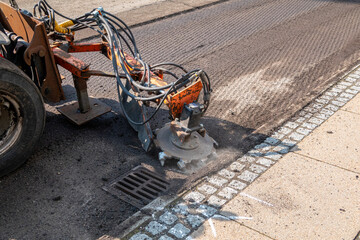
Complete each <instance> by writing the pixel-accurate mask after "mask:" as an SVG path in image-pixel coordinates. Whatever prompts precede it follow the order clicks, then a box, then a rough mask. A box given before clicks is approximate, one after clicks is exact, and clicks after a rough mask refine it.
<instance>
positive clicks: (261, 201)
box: [240, 192, 274, 207]
mask: <svg viewBox="0 0 360 240" xmlns="http://www.w3.org/2000/svg"><path fill="white" fill-rule="evenodd" d="M240 195H241V196H244V197H248V198H250V199H252V200H255V201H258V202H260V203H262V204H265V205H268V206H269V207H273V206H274V205H272V204H271V203H268V202H265V201H263V200H261V199H258V198H256V197H253V196H251V195H249V194H247V193H244V192H242V193H240Z"/></svg>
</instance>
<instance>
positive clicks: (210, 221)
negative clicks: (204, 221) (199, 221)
mask: <svg viewBox="0 0 360 240" xmlns="http://www.w3.org/2000/svg"><path fill="white" fill-rule="evenodd" d="M209 224H210V227H211V231H212V233H213V235H214V237H216V230H215V226H214V223H213V221H212V219H211V218H209Z"/></svg>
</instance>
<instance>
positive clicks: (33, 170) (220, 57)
mask: <svg viewBox="0 0 360 240" xmlns="http://www.w3.org/2000/svg"><path fill="white" fill-rule="evenodd" d="M144 14H145V13H144ZM133 31H134V34H135V37H136V39H137V42H138V47H139V49H140V50H141V52H142V55H143V57H144V58H145V60H147V61H148V62H149V63H157V62H163V61H174V62H178V63H181V64H184V65H186V66H187V67H189V68H198V67H200V68H202V69H204V70H206V71H207V72H208V74H209V75H210V77H211V79H212V83H213V89H214V92H213V97H212V103H211V106H210V108H209V110H208V112H207V115H206V118H205V119H204V123H205V127H206V128H207V130H208V132H209V133H210V135H211V136H212V137H213V138H214V139H216V140H217V141H218V142H219V145H220V146H219V148H218V150H217V151H218V155H219V159H218V160H217V161H216V162H213V163H212V164H210V165H209V166H207V167H206V168H204V169H202V170H201V171H199V172H198V173H197V174H196V176H194V175H190V176H188V175H185V174H181V173H178V172H176V171H174V170H172V168H171V167H170V166H168V167H166V168H162V167H161V166H160V164H159V163H158V161H157V159H156V153H155V152H152V153H145V152H144V151H143V150H142V149H141V145H140V143H139V141H138V140H137V137H136V133H135V132H134V131H133V130H132V129H131V128H130V126H129V125H128V124H127V122H126V121H125V120H124V119H123V118H122V117H121V116H120V115H119V114H118V112H119V107H118V105H117V100H116V99H117V96H116V91H115V82H114V81H113V80H112V79H104V78H96V77H94V78H93V79H91V80H90V82H89V92H90V94H91V95H92V96H94V97H97V98H100V99H101V100H102V101H104V102H105V103H107V104H108V105H110V106H112V107H113V112H112V113H109V114H106V115H104V116H102V117H100V118H98V119H96V120H93V121H91V122H90V123H88V124H86V125H84V126H81V127H77V126H74V125H72V124H71V123H69V122H68V121H67V120H66V119H65V118H64V117H63V116H61V115H59V113H58V112H57V111H56V109H55V107H56V106H59V105H61V104H63V103H61V104H56V105H54V104H49V105H47V107H46V109H47V122H46V128H45V132H44V136H43V138H42V140H41V142H40V144H39V147H38V148H37V150H36V152H35V154H34V155H33V156H32V157H31V159H30V160H29V161H28V163H27V164H26V165H24V166H23V167H22V168H21V169H19V170H18V171H16V172H15V173H13V174H11V175H10V176H7V177H4V178H2V179H0V212H1V214H0V239H9V238H14V239H95V238H96V237H100V236H102V235H104V234H109V233H113V229H115V227H116V226H117V225H118V224H119V223H121V222H122V221H124V220H125V219H127V218H128V217H129V216H131V215H132V214H134V213H135V212H136V211H137V209H136V208H135V207H132V206H131V205H130V204H128V203H125V202H123V201H121V200H119V199H116V198H114V197H113V196H111V195H109V194H107V193H105V192H104V191H103V190H102V189H101V186H103V185H104V184H105V183H106V182H108V181H109V180H111V179H114V178H116V177H117V176H120V175H122V174H123V173H125V172H127V171H129V170H130V169H132V168H133V167H135V166H137V165H139V164H140V163H143V164H145V166H147V167H149V168H153V169H155V170H156V171H157V172H158V173H160V174H164V175H165V176H166V177H167V178H168V179H169V180H171V183H172V188H171V191H170V192H169V193H168V194H174V193H175V192H177V191H181V190H183V189H186V188H188V187H190V186H191V184H193V182H194V181H196V179H198V178H199V177H201V176H204V175H206V173H207V172H208V171H213V170H216V169H219V168H221V167H222V166H224V165H226V164H228V163H229V162H230V161H232V160H234V159H235V158H236V157H239V156H241V155H242V154H243V153H244V152H245V151H246V150H247V149H249V147H251V146H252V145H253V144H255V143H256V142H257V141H259V140H260V139H262V138H264V137H265V136H266V135H268V134H270V133H271V131H272V130H273V129H274V128H276V127H277V126H279V125H280V124H281V123H282V122H283V121H285V120H286V119H288V118H290V117H291V116H292V115H293V114H294V113H296V111H298V110H299V109H301V108H302V107H303V106H305V105H306V104H307V103H309V102H310V101H311V100H312V99H313V98H314V97H315V96H317V95H318V94H320V93H321V92H322V91H324V90H325V89H327V88H328V87H329V86H331V84H333V83H334V82H335V81H336V80H337V77H336V76H337V75H338V74H341V73H342V72H344V71H345V70H347V69H349V68H350V67H351V66H353V65H354V64H356V63H357V61H358V59H359V57H360V51H359V49H360V41H359V40H360V2H359V1H346V0H343V1H335V0H334V1H326V0H301V1H299V0H255V1H254V0H242V1H226V2H223V3H221V4H216V5H213V6H209V7H206V8H203V9H199V10H196V11H192V12H188V13H184V14H180V15H178V16H174V17H171V18H168V19H164V20H161V21H157V22H154V23H151V24H148V25H144V26H140V27H136V28H134V29H133ZM78 57H79V58H81V59H83V60H85V61H88V62H91V63H92V65H91V67H92V68H93V69H96V68H101V69H103V70H108V71H110V70H111V66H110V62H109V61H107V60H106V59H105V58H104V57H103V56H101V55H98V54H86V55H85V54H78ZM61 73H62V74H63V75H65V76H66V77H67V79H66V80H65V81H64V90H65V92H66V96H67V98H68V100H75V89H74V88H73V85H72V80H71V78H70V76H69V74H67V73H66V72H65V71H63V70H61ZM161 114H162V115H161V116H159V117H158V118H157V121H156V122H153V125H155V126H154V128H155V127H159V126H161V124H162V123H163V122H164V121H165V120H166V112H161ZM113 234H116V233H113Z"/></svg>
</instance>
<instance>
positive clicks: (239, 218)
mask: <svg viewBox="0 0 360 240" xmlns="http://www.w3.org/2000/svg"><path fill="white" fill-rule="evenodd" d="M229 219H231V220H252V219H253V218H252V217H242V216H229Z"/></svg>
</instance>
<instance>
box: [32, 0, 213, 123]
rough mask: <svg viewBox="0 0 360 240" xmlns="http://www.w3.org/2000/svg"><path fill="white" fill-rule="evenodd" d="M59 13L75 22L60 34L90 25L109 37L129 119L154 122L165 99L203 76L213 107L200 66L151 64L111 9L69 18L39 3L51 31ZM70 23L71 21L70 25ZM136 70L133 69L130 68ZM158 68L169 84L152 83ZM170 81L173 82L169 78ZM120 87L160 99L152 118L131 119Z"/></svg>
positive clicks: (37, 11)
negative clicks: (136, 77)
mask: <svg viewBox="0 0 360 240" xmlns="http://www.w3.org/2000/svg"><path fill="white" fill-rule="evenodd" d="M55 14H58V15H59V16H61V17H63V18H65V19H68V20H69V21H72V26H71V27H68V28H66V29H67V31H60V33H63V34H65V33H70V32H75V31H78V30H81V29H84V28H90V29H92V30H94V31H96V32H98V33H99V34H100V35H101V36H102V37H103V39H105V40H106V41H107V42H108V44H109V48H110V50H111V55H112V56H113V57H112V58H111V59H112V65H113V69H114V73H115V76H116V82H117V92H118V97H119V102H120V107H121V110H122V112H123V114H124V115H125V117H126V118H127V120H128V121H129V122H130V123H132V124H135V125H142V124H145V123H147V122H148V121H150V119H152V118H153V117H154V116H155V114H156V113H157V112H158V110H159V109H160V107H161V106H162V104H163V103H164V101H165V99H166V98H167V97H168V95H169V94H171V93H173V92H176V91H177V90H179V89H180V88H182V87H184V86H186V85H187V84H191V83H192V82H194V81H195V80H197V79H198V78H199V77H200V76H201V77H200V79H201V81H202V85H203V94H204V98H203V101H204V102H203V104H204V107H205V111H206V109H207V107H208V106H209V103H210V99H209V97H208V96H209V94H210V91H211V86H210V79H209V77H208V75H207V74H206V73H205V72H204V71H203V70H200V69H195V70H191V71H187V70H186V69H185V68H184V67H182V66H180V65H178V64H175V63H160V64H155V65H152V66H150V65H148V64H147V63H146V62H144V61H143V60H142V58H141V55H140V53H139V51H138V48H137V46H136V42H135V38H134V35H133V33H132V32H131V30H130V28H129V27H128V26H127V25H126V24H125V23H124V22H123V21H122V20H121V19H119V18H118V17H116V16H114V15H112V14H111V13H109V12H106V11H104V10H103V9H102V8H97V9H94V10H93V11H91V12H90V13H87V14H85V15H83V16H80V17H78V18H75V19H72V18H69V17H66V16H64V15H62V14H61V13H59V12H57V11H56V10H54V9H53V8H52V7H51V6H50V5H49V4H48V3H47V2H46V0H40V1H39V3H38V4H36V5H35V6H34V15H35V17H37V16H39V19H40V20H41V19H46V22H47V23H46V24H45V25H46V27H47V30H48V31H54V30H55V31H56V29H57V27H56V26H58V25H57V23H56V21H55ZM66 25H70V24H66ZM125 47H126V48H127V49H128V50H129V51H130V53H131V55H132V57H133V58H134V59H135V60H136V61H137V62H138V63H140V64H141V68H139V67H137V66H134V65H133V64H131V63H130V62H129V61H128V60H127V58H126V57H125V56H126V54H125V51H124V48H125ZM118 64H120V66H121V69H122V71H123V72H124V73H125V76H126V83H125V84H124V83H123V82H122V81H121V79H120V76H121V75H120V71H119V67H118ZM165 66H170V67H173V68H174V67H175V68H178V69H180V70H181V71H182V72H183V74H182V75H181V76H178V75H177V74H175V73H174V72H173V71H171V70H170V69H167V68H165ZM129 68H130V69H132V70H129ZM155 70H161V71H163V73H164V74H166V75H167V76H171V77H172V78H173V81H172V82H171V83H169V84H167V85H165V86H161V87H159V86H155V85H153V84H151V82H150V79H151V78H150V73H151V72H152V71H155ZM131 71H140V72H141V76H142V78H141V80H140V81H136V80H134V79H133V77H132V74H131ZM166 80H167V82H168V81H169V80H168V79H166ZM128 84H130V85H131V89H132V91H133V92H134V93H132V92H131V91H130V90H128V88H126V87H125V86H127V85H128ZM120 88H121V90H122V91H123V93H125V94H126V96H128V97H130V98H132V99H134V100H136V101H143V102H146V101H157V102H158V105H157V107H156V109H155V111H154V112H153V113H152V114H151V116H150V117H148V118H147V119H145V120H144V121H142V122H137V121H134V120H133V119H131V118H130V116H129V115H128V114H127V112H126V110H125V107H124V104H123V101H122V100H123V99H122V97H121V95H120ZM144 92H145V93H147V94H146V96H145V95H142V93H144Z"/></svg>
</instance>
